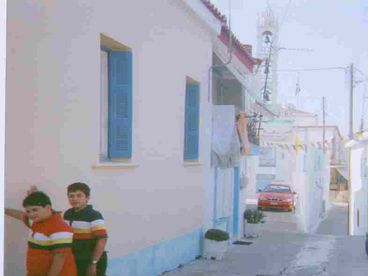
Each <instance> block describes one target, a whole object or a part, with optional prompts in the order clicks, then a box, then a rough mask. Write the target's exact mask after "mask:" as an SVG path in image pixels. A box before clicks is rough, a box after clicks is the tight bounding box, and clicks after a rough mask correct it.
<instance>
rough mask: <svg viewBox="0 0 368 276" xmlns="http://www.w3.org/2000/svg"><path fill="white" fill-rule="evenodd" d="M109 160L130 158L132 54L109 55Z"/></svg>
mask: <svg viewBox="0 0 368 276" xmlns="http://www.w3.org/2000/svg"><path fill="white" fill-rule="evenodd" d="M108 154H109V158H110V159H111V158H131V156H132V53H131V52H114V51H111V52H110V54H109V143H108Z"/></svg>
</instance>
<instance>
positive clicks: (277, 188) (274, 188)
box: [263, 185, 290, 193]
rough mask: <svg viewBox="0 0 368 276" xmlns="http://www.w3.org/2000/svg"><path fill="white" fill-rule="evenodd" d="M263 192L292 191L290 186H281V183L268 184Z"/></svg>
mask: <svg viewBox="0 0 368 276" xmlns="http://www.w3.org/2000/svg"><path fill="white" fill-rule="evenodd" d="M263 192H268V193H290V188H289V187H288V186H281V185H270V186H267V187H266V188H265V189H264V190H263Z"/></svg>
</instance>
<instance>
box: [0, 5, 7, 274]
mask: <svg viewBox="0 0 368 276" xmlns="http://www.w3.org/2000/svg"><path fill="white" fill-rule="evenodd" d="M6 6H7V1H6V0H5V1H1V2H0V157H1V158H0V183H1V184H0V202H1V204H0V225H1V226H0V271H1V272H3V271H4V161H5V152H4V144H5V71H6V70H5V69H6V13H7V12H6Z"/></svg>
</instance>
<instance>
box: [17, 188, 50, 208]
mask: <svg viewBox="0 0 368 276" xmlns="http://www.w3.org/2000/svg"><path fill="white" fill-rule="evenodd" d="M46 205H50V206H51V200H50V198H49V196H48V195H47V194H45V193H44V192H33V193H31V194H29V195H28V196H27V197H26V198H25V199H24V200H23V207H24V208H25V207H27V206H42V207H45V206H46Z"/></svg>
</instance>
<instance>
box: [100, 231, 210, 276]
mask: <svg viewBox="0 0 368 276" xmlns="http://www.w3.org/2000/svg"><path fill="white" fill-rule="evenodd" d="M202 236H203V232H202V229H198V230H195V231H194V232H191V233H188V234H185V235H182V236H179V237H176V238H175V239H172V240H168V241H164V242H162V243H160V244H156V245H154V246H151V247H147V248H144V249H142V250H139V251H137V252H133V253H130V254H129V255H127V256H124V257H120V258H113V259H111V260H109V267H108V269H107V275H110V276H155V275H158V274H161V273H163V272H166V271H170V270H173V269H176V268H177V267H178V266H179V265H183V264H187V263H189V262H190V261H193V260H195V258H196V257H197V256H199V255H200V254H201V240H202Z"/></svg>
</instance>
